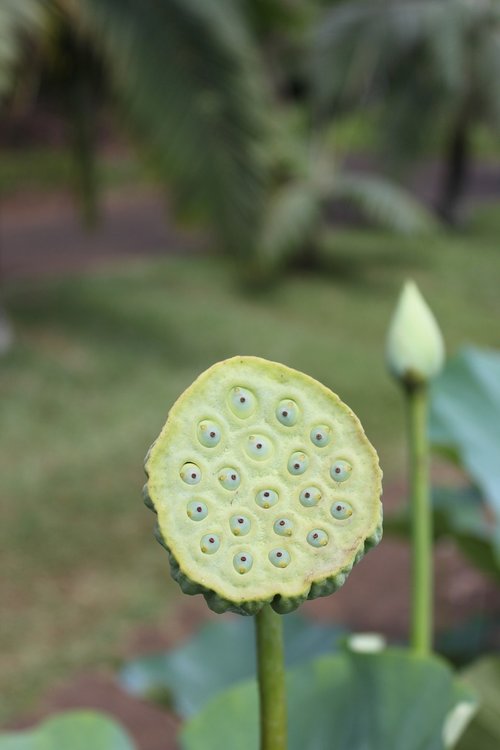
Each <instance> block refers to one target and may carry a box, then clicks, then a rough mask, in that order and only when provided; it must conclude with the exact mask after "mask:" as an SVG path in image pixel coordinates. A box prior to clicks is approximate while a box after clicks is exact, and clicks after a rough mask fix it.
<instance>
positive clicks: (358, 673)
mask: <svg viewBox="0 0 500 750" xmlns="http://www.w3.org/2000/svg"><path fill="white" fill-rule="evenodd" d="M287 687H288V703H289V705H288V716H289V750H353V749H354V748H356V750H361V748H362V749H363V750H442V749H443V748H444V747H446V745H445V743H444V741H443V732H444V726H445V722H446V721H447V720H448V721H447V733H449V732H450V720H449V715H450V712H451V711H452V709H454V708H455V707H456V706H457V705H458V704H460V703H464V704H466V706H467V709H468V711H469V714H470V712H472V711H473V710H474V699H473V695H472V693H471V692H470V691H468V690H466V689H465V688H464V687H463V686H462V685H461V684H460V683H459V682H457V681H456V680H455V679H454V677H453V673H452V671H451V669H450V668H449V667H448V666H446V665H445V664H444V662H442V661H441V660H439V659H437V658H436V657H432V658H427V659H424V658H421V657H417V656H415V655H413V654H411V653H409V652H407V651H404V650H402V649H388V650H387V651H385V652H382V653H376V654H353V653H339V654H337V655H333V656H327V657H323V658H321V659H318V660H317V661H315V662H312V663H308V664H306V665H304V666H301V667H297V668H296V669H295V670H294V671H293V672H291V673H289V675H288V684H287ZM448 746H449V747H451V745H448ZM182 747H183V750H219V748H220V747H231V748H233V747H234V748H238V750H257V748H258V716H257V686H256V683H255V682H254V681H251V682H245V683H243V684H240V685H237V686H236V687H234V688H232V689H231V690H228V691H226V692H225V693H222V694H219V695H218V696H216V697H215V698H214V699H213V700H212V701H211V702H210V703H209V704H208V705H207V706H206V708H205V709H204V710H203V711H202V712H201V713H200V714H198V715H197V716H196V717H195V718H194V719H192V720H191V721H190V722H188V724H187V725H186V726H185V729H184V731H183V733H182Z"/></svg>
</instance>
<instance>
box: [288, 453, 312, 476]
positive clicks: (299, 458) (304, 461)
mask: <svg viewBox="0 0 500 750" xmlns="http://www.w3.org/2000/svg"><path fill="white" fill-rule="evenodd" d="M308 466H309V458H308V457H307V455H306V454H305V453H302V451H295V453H292V455H291V456H290V458H289V459H288V471H289V472H290V474H295V475H297V474H303V473H304V472H305V470H306V469H307V467H308Z"/></svg>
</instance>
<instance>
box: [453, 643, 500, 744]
mask: <svg viewBox="0 0 500 750" xmlns="http://www.w3.org/2000/svg"><path fill="white" fill-rule="evenodd" d="M462 679H463V681H464V683H465V684H466V685H468V686H469V687H470V688H471V689H472V690H474V691H475V692H476V694H477V695H478V696H479V711H478V713H477V714H476V716H475V717H474V718H473V720H472V722H471V723H470V725H469V726H468V728H467V729H466V730H465V733H464V735H463V737H462V738H461V740H460V741H459V743H458V745H457V750H498V747H500V712H499V710H498V707H499V706H500V657H498V656H486V657H484V658H483V659H481V660H480V661H478V662H476V663H475V664H473V665H472V666H471V667H468V668H467V669H466V670H464V671H463V672H462Z"/></svg>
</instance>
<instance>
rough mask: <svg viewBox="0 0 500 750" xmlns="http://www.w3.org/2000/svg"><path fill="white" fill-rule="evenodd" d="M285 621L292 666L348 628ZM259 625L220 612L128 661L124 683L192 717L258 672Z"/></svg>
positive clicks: (324, 650) (326, 648)
mask: <svg viewBox="0 0 500 750" xmlns="http://www.w3.org/2000/svg"><path fill="white" fill-rule="evenodd" d="M283 623H284V630H285V660H286V664H287V665H288V666H289V667H290V666H293V665H295V664H300V663H302V662H305V661H307V660H309V659H312V658H314V657H317V656H319V655H321V654H324V653H327V652H328V651H331V650H332V649H333V647H334V645H335V642H336V640H337V639H338V637H339V636H340V635H341V634H342V633H343V631H342V630H341V629H340V628H338V627H332V626H326V625H320V624H316V623H313V622H308V621H307V620H304V619H303V618H302V617H300V615H296V614H291V615H287V616H286V617H284V620H283ZM254 631H255V623H254V621H253V619H252V618H245V617H238V618H236V619H227V618H225V617H222V616H221V617H218V618H217V622H213V623H210V624H208V625H205V626H204V627H203V628H202V629H201V630H200V632H199V633H198V634H197V635H196V636H195V637H194V638H192V639H190V640H189V641H188V642H187V643H186V644H185V645H182V646H180V647H179V648H177V649H173V650H171V651H166V652H164V653H160V654H152V655H151V656H146V657H143V658H140V659H135V660H133V661H131V662H129V663H128V664H126V665H125V667H124V668H123V670H122V672H121V682H122V685H123V686H124V687H125V688H126V689H127V690H129V691H130V692H131V693H133V694H134V695H139V696H141V697H144V698H147V697H156V698H159V697H160V698H161V697H162V696H164V697H165V698H166V699H167V700H169V702H171V704H172V706H173V708H174V710H175V711H176V712H177V713H178V714H179V715H180V716H182V717H184V718H189V717H191V716H193V715H194V714H196V713H197V712H198V711H200V710H201V709H202V708H204V706H205V704H206V703H207V702H208V701H209V700H211V699H212V698H214V696H215V695H216V694H217V693H218V692H220V691H221V690H224V689H226V688H228V687H229V686H230V685H233V684H234V683H236V682H240V681H241V680H245V679H248V678H249V677H251V676H253V675H254V674H255V664H256V654H255V632H254ZM0 750H1V748H0Z"/></svg>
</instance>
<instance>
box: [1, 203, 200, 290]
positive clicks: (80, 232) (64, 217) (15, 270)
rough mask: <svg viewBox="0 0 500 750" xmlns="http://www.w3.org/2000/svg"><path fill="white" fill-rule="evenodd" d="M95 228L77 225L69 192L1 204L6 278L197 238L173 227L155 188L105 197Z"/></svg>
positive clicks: (171, 249)
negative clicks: (91, 229) (86, 228)
mask: <svg viewBox="0 0 500 750" xmlns="http://www.w3.org/2000/svg"><path fill="white" fill-rule="evenodd" d="M102 214H103V215H102V223H101V224H100V225H99V226H98V228H97V229H96V230H95V231H92V232H90V231H87V230H85V229H84V228H83V227H82V226H81V222H80V219H79V216H78V214H77V212H76V210H75V207H74V204H73V202H72V200H71V198H70V196H69V195H67V194H64V193H55V194H53V193H49V194H45V195H44V194H39V193H32V194H29V195H26V194H23V195H20V196H18V197H12V198H9V199H4V200H3V201H2V203H0V266H1V269H2V275H3V279H4V280H11V279H17V278H25V277H28V276H41V275H58V274H63V273H64V274H66V273H73V272H77V271H81V270H84V269H89V268H93V267H96V266H101V265H102V264H103V263H104V264H107V263H111V262H116V261H118V260H123V259H129V258H142V257H146V256H154V255H164V254H165V253H180V252H194V251H195V249H196V248H197V247H199V246H200V244H201V242H200V238H199V237H198V238H197V237H196V235H195V234H194V233H192V234H189V233H187V232H181V231H180V230H179V231H177V230H176V229H175V228H174V225H173V221H172V219H171V217H170V216H169V213H168V207H167V205H166V202H165V199H164V198H163V196H162V194H161V193H160V192H159V191H155V190H154V189H146V188H141V189H140V190H130V189H128V190H127V189H121V190H118V191H113V192H111V193H109V194H108V195H107V196H106V197H105V198H104V201H103V206H102Z"/></svg>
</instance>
